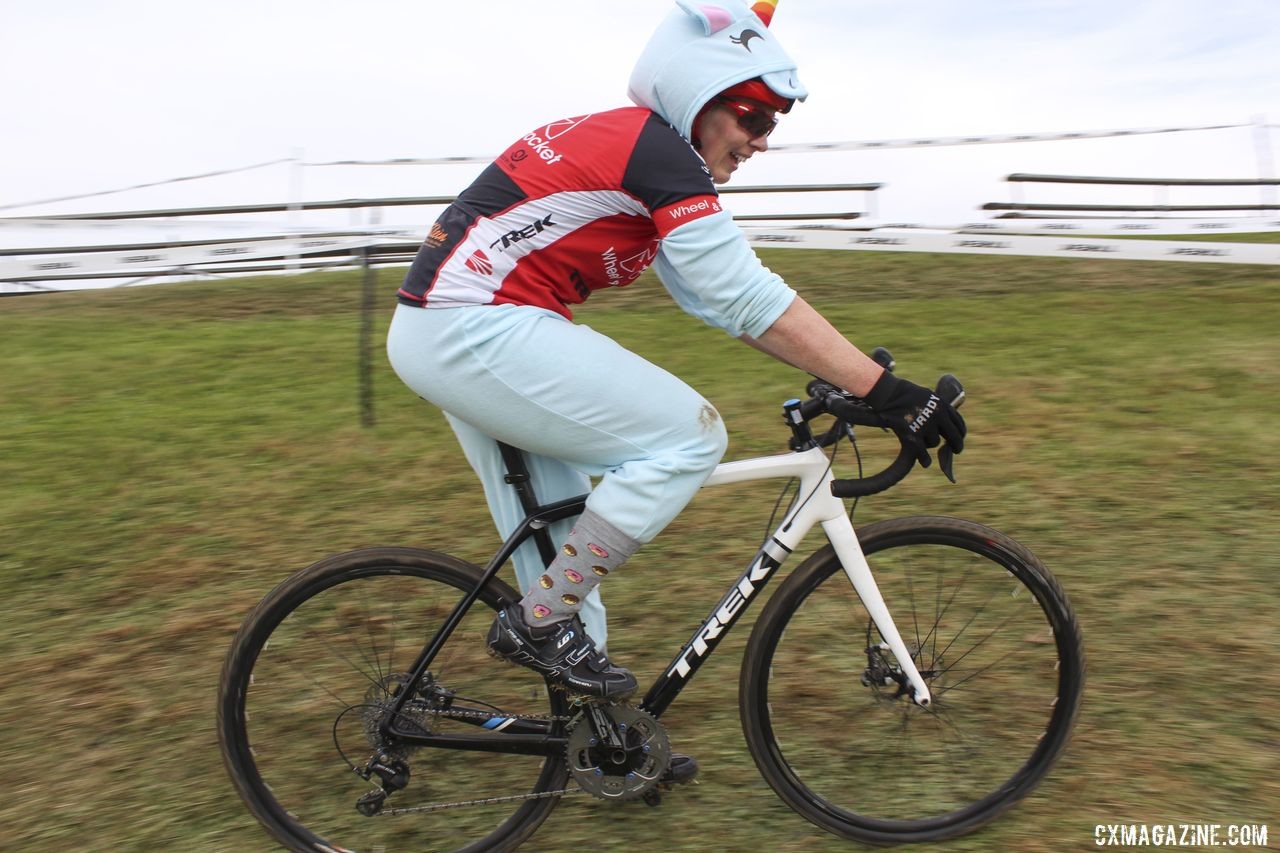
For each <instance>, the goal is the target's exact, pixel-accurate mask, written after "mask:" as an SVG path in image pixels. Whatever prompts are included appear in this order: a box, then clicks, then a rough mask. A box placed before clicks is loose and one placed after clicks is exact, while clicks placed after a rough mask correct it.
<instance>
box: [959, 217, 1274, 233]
mask: <svg viewBox="0 0 1280 853" xmlns="http://www.w3.org/2000/svg"><path fill="white" fill-rule="evenodd" d="M954 230H956V231H966V232H970V233H979V232H981V233H987V234H996V233H999V234H1258V233H1262V232H1272V231H1280V219H989V220H985V221H983V222H969V223H965V224H963V225H957V226H954Z"/></svg>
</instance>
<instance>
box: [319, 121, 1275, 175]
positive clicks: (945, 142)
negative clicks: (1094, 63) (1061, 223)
mask: <svg viewBox="0 0 1280 853" xmlns="http://www.w3.org/2000/svg"><path fill="white" fill-rule="evenodd" d="M1253 126H1254V125H1252V124H1211V125H1202V126H1199V127H1149V128H1135V129H1127V130H1076V131H1057V132H1049V133H1006V134H995V135H988V136H937V137H930V138H921V137H912V138H908V139H877V140H854V141H848V142H799V143H794V144H789V145H788V144H785V143H784V144H781V145H773V144H770V145H769V150H770V151H772V152H777V151H783V152H788V153H792V154H804V153H812V152H817V151H864V150H868V149H870V150H876V149H882V148H946V147H949V146H953V145H998V144H1003V143H1010V142H1054V141H1059V140H1064V139H1102V138H1106V137H1113V136H1144V135H1147V134H1153V133H1185V132H1187V131H1195V130H1230V129H1233V128H1238V127H1253ZM496 157H497V155H496V154H495V155H492V156H476V157H396V158H394V159H390V160H331V161H327V162H323V163H303V164H302V165H304V166H443V165H448V164H451V163H491V162H493V160H494V159H496Z"/></svg>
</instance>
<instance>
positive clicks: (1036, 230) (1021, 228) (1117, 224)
mask: <svg viewBox="0 0 1280 853" xmlns="http://www.w3.org/2000/svg"><path fill="white" fill-rule="evenodd" d="M757 227H758V226H757ZM775 227H778V228H784V227H788V228H794V227H796V226H795V225H794V224H791V225H786V226H784V225H782V224H781V222H780V221H779V222H778V224H777V225H776V226H775ZM823 227H826V228H829V229H831V230H846V231H867V230H879V229H893V230H922V231H960V232H964V233H966V234H1086V235H1098V236H1102V235H1105V234H1126V235H1127V234H1139V235H1142V234H1171V235H1175V234H1176V235H1196V237H1198V236H1199V235H1200V234H1261V233H1273V232H1276V231H1280V219H986V220H980V221H975V222H962V223H960V224H959V225H956V224H948V225H936V224H935V225H929V224H925V223H920V222H903V221H902V220H900V219H898V220H890V219H861V218H860V219H858V221H857V222H856V223H854V224H850V225H843V226H842V225H828V226H823Z"/></svg>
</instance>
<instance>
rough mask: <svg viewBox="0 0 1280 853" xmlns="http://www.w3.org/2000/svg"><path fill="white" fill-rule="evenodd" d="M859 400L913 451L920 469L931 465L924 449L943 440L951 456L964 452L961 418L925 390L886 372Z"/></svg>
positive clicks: (947, 404) (931, 460)
mask: <svg viewBox="0 0 1280 853" xmlns="http://www.w3.org/2000/svg"><path fill="white" fill-rule="evenodd" d="M863 399H865V400H866V401H867V405H869V406H871V408H872V409H874V410H875V411H876V414H878V415H880V416H881V417H883V418H884V419H885V421H886V423H887V425H888V426H889V428H890V429H892V430H893V431H894V432H895V433H897V434H898V436H899V437H900V438H901V439H902V440H903V442H904V443H905V444H906V445H907V446H908V447H910V448H911V449H912V450H913V451H915V454H916V459H917V460H918V461H919V462H920V467H922V468H928V467H929V466H930V465H931V464H932V463H933V459H932V458H931V457H930V456H929V451H928V450H926V449H925V448H928V447H937V446H938V445H939V444H940V443H941V442H942V441H943V440H945V441H946V442H947V447H949V448H951V451H952V452H953V453H959V452H960V451H961V450H963V449H964V434H965V425H964V418H962V417H960V413H959V412H957V411H956V410H955V408H954V407H953V406H952V405H951V404H950V403H948V402H947V401H946V400H943V399H941V398H940V397H939V396H938V395H937V394H935V393H933V392H932V391H930V390H929V389H928V388H922V387H920V386H919V385H916V384H915V383H914V382H908V381H907V380H905V379H899V378H898V377H897V376H894V375H893V374H892V373H890V372H889V371H887V370H886V371H885V372H884V373H883V374H881V376H880V378H879V379H878V380H877V381H876V384H875V385H873V386H872V388H871V391H870V392H869V393H868V394H867V396H866V397H864V398H863Z"/></svg>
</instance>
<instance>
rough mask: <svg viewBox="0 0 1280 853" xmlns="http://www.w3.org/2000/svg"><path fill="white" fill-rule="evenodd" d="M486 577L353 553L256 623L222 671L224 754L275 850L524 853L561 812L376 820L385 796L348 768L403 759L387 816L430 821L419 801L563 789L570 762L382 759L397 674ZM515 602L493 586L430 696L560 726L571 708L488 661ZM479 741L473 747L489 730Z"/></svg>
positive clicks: (438, 561) (314, 575) (530, 808)
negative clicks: (404, 783) (360, 806)
mask: <svg viewBox="0 0 1280 853" xmlns="http://www.w3.org/2000/svg"><path fill="white" fill-rule="evenodd" d="M480 575H481V573H480V570H479V569H477V568H476V567H475V566H473V565H470V564H468V563H466V562H464V561H462V560H458V559H455V558H453V557H450V556H448V555H445V554H440V553H436V552H432V551H425V550H418V549H410V548H373V549H365V550H360V551H353V552H349V553H346V554H340V555H337V556H334V557H330V558H328V559H325V560H322V561H320V562H318V563H316V564H314V565H312V566H311V567H309V568H307V569H304V570H302V571H300V572H298V573H297V574H295V575H293V576H292V577H290V578H288V579H287V580H285V581H284V582H283V583H281V584H280V585H279V586H277V587H276V588H275V589H274V590H273V591H272V592H271V593H270V594H268V595H267V597H266V598H265V599H263V601H262V602H261V603H260V604H259V605H258V606H257V607H256V608H255V609H254V610H253V611H252V612H251V613H250V614H249V616H248V617H247V618H246V619H245V621H244V623H243V625H242V626H241V628H240V630H239V632H238V633H237V634H236V636H235V639H234V641H233V643H232V646H231V649H230V651H229V652H228V655H227V658H226V660H225V663H224V665H223V669H222V675H221V680H220V685H219V696H218V709H217V724H218V737H219V744H220V747H221V751H222V756H223V761H224V764H225V765H226V768H227V771H228V773H229V774H230V776H231V780H232V782H233V784H234V785H235V788H236V790H237V792H238V793H239V794H240V797H241V799H242V800H243V801H244V802H245V804H246V805H247V806H248V808H249V811H250V812H252V814H253V815H254V817H255V818H257V820H258V821H259V823H261V824H262V826H263V827H264V828H265V829H266V830H267V832H268V833H270V835H271V836H272V837H274V838H275V839H276V840H277V841H278V842H280V843H281V844H283V845H284V846H285V847H288V848H290V849H293V850H308V851H316V850H325V851H331V850H345V849H347V848H349V847H351V848H356V849H369V848H373V849H384V850H450V851H453V850H460V851H481V850H485V851H488V850H511V849H514V848H515V847H517V846H519V845H520V843H522V842H523V841H524V840H526V839H527V838H528V837H529V836H530V835H532V834H533V832H534V831H535V830H536V829H537V828H538V826H539V825H540V824H541V823H542V822H543V821H544V820H545V819H546V817H547V816H548V815H549V814H550V812H551V810H552V809H553V808H555V806H556V803H557V801H558V800H559V797H558V796H548V797H546V798H543V799H525V800H521V801H519V802H518V803H516V804H514V805H513V804H512V803H511V802H505V803H493V804H479V805H472V806H470V807H467V808H461V807H459V808H451V809H447V810H441V811H434V812H431V813H429V814H421V813H414V814H405V815H396V816H390V815H388V814H383V815H379V816H376V817H365V816H363V815H361V814H359V813H357V811H356V809H355V803H356V800H357V799H358V797H359V796H360V795H361V794H362V793H368V792H369V791H371V790H373V789H374V787H375V785H374V784H371V783H370V782H367V781H365V780H363V779H361V778H360V777H359V776H357V775H356V774H355V773H354V772H352V767H351V765H352V764H353V763H354V764H362V763H363V762H366V761H367V760H368V759H369V757H370V756H371V755H372V753H373V751H374V750H385V749H392V750H398V751H397V752H396V757H397V758H403V760H404V761H406V762H407V763H408V765H409V767H410V770H411V776H410V784H409V786H408V787H407V788H405V789H404V790H402V791H399V792H396V793H395V794H394V795H393V796H392V797H391V798H390V799H389V800H388V801H387V809H391V808H395V807H411V806H416V805H419V803H418V802H416V801H414V795H415V794H416V795H418V797H419V799H420V797H421V794H422V792H423V790H426V791H427V793H428V794H430V795H431V796H432V797H433V798H434V799H436V800H440V799H443V800H444V801H445V802H467V801H471V800H474V799H485V798H492V797H497V796H512V795H523V794H526V793H537V792H546V791H557V790H562V789H564V788H565V787H566V784H567V782H568V771H567V769H566V761H565V759H564V757H563V756H551V757H542V756H519V755H507V754H494V753H477V752H473V751H459V750H442V749H432V748H429V747H403V745H400V746H397V745H395V744H385V743H382V742H381V740H380V738H381V736H380V735H379V734H377V727H376V723H370V722H369V720H370V719H374V718H376V716H377V709H378V708H379V707H385V706H379V704H378V703H379V702H381V701H386V700H388V699H389V697H390V691H391V690H394V689H396V685H397V684H398V683H399V682H397V680H396V679H397V677H401V678H402V677H403V675H404V672H403V671H402V670H400V669H397V664H399V665H401V666H403V667H405V668H407V667H408V666H409V665H410V664H411V663H412V661H413V660H414V659H415V658H416V657H417V655H418V653H419V652H420V651H421V649H422V648H423V647H424V646H425V644H426V642H427V641H428V640H429V639H430V638H431V637H432V636H433V635H434V633H435V629H436V628H437V627H438V625H439V624H440V622H441V621H443V619H444V618H445V617H446V616H447V615H448V614H449V612H450V611H451V610H452V609H453V607H454V606H455V605H456V604H457V602H458V601H459V600H461V598H462V594H463V593H464V592H465V591H467V590H469V589H473V588H475V586H476V584H477V583H478V581H479V579H480ZM518 599H519V595H518V594H517V593H516V592H515V591H514V590H513V589H512V588H511V587H510V586H508V585H507V584H506V583H504V582H502V581H501V580H499V579H497V578H495V579H493V580H492V581H490V582H489V583H488V584H487V585H486V586H485V588H484V589H483V590H482V591H481V594H480V597H479V600H478V601H477V603H476V605H474V606H473V607H472V608H471V610H470V612H469V613H468V614H467V616H466V618H465V619H464V620H463V622H462V623H461V624H460V625H459V626H458V628H457V629H456V630H455V631H454V632H453V633H452V634H451V635H450V638H449V640H448V642H447V643H446V645H445V646H444V648H443V649H442V650H441V652H440V654H439V655H438V656H437V657H436V658H435V660H434V661H433V662H432V665H431V667H430V668H429V671H430V672H431V673H432V674H433V677H434V678H435V681H434V682H433V683H434V684H437V685H439V686H440V687H442V688H447V689H449V690H456V692H457V693H459V694H460V696H463V697H466V698H467V699H468V700H469V701H470V703H471V704H472V705H474V704H475V703H476V702H479V703H481V704H482V705H485V704H487V705H489V706H491V707H494V706H496V707H500V708H501V709H502V710H503V711H504V712H508V713H512V714H540V715H547V714H550V715H557V716H563V715H564V714H566V713H567V705H566V702H565V699H564V698H563V696H562V695H561V694H559V693H554V692H551V691H548V690H547V689H546V683H545V682H544V681H543V679H542V678H541V677H540V676H537V675H536V674H534V673H532V672H529V671H526V670H523V669H521V668H518V667H512V666H510V665H508V664H506V663H503V662H500V661H496V660H494V659H493V658H491V657H489V656H488V655H487V653H486V649H485V644H484V632H485V631H486V630H487V628H488V626H489V623H490V622H491V621H492V619H493V614H494V611H496V610H497V609H498V608H500V607H501V606H503V605H505V604H506V603H507V602H509V601H515V600H518ZM398 635H403V636H401V637H400V642H402V643H403V639H404V636H408V637H409V638H410V642H408V643H405V644H403V645H401V647H400V648H399V649H397V636H398ZM398 653H399V654H400V655H401V656H399V657H397V654H398ZM273 703H274V704H273ZM415 719H417V721H418V724H420V725H422V726H424V727H427V728H431V729H437V728H438V729H440V730H445V729H446V728H448V727H450V726H456V727H458V729H461V727H462V726H464V725H467V723H465V722H460V721H456V720H448V719H444V718H442V717H441V716H440V715H430V714H429V713H426V714H420V715H419V717H417V718H415ZM470 725H471V726H472V728H471V729H470V731H471V732H474V731H475V728H474V726H475V725H476V723H475V722H472V723H470ZM562 725H563V724H562V723H559V722H557V723H554V724H553V733H562V729H561V728H559V727H562ZM326 741H328V743H327V744H326ZM340 750H341V752H340ZM401 753H403V754H401ZM343 756H345V759H344V757H343ZM508 784H509V785H510V788H509V789H506V790H503V789H500V787H499V786H501V785H508ZM477 794H479V797H477V796H475V795H477ZM508 812H509V813H508Z"/></svg>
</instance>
